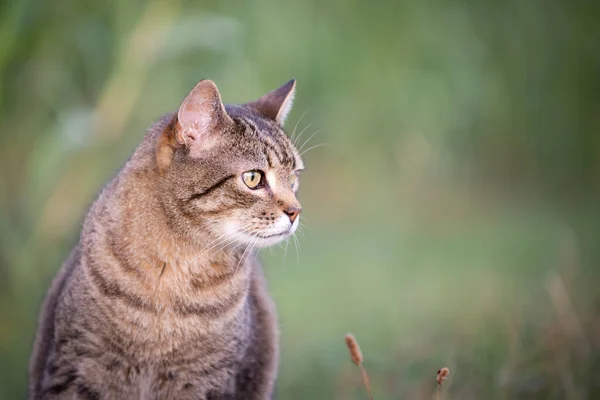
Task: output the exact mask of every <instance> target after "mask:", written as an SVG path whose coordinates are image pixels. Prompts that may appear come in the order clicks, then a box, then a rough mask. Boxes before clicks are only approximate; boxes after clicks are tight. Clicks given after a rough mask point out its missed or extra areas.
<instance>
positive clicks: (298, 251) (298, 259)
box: [292, 233, 300, 265]
mask: <svg viewBox="0 0 600 400" xmlns="http://www.w3.org/2000/svg"><path fill="white" fill-rule="evenodd" d="M292 239H294V245H295V247H296V262H297V263H298V264H297V265H300V249H299V247H300V244H299V243H298V238H296V234H295V233H294V234H293V235H292Z"/></svg>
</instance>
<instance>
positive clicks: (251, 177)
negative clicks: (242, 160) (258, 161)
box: [242, 171, 264, 189]
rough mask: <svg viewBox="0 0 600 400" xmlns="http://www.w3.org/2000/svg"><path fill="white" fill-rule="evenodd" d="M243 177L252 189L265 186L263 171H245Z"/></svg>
mask: <svg viewBox="0 0 600 400" xmlns="http://www.w3.org/2000/svg"><path fill="white" fill-rule="evenodd" d="M242 179H243V180H244V183H245V184H246V186H248V187H249V188H250V189H259V188H261V187H263V186H264V175H263V173H262V172H261V171H248V172H244V173H243V174H242Z"/></svg>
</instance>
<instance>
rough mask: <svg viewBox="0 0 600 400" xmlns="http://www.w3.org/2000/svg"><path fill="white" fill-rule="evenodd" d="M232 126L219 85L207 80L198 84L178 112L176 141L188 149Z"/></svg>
mask: <svg viewBox="0 0 600 400" xmlns="http://www.w3.org/2000/svg"><path fill="white" fill-rule="evenodd" d="M231 124H233V121H232V119H231V117H229V115H227V112H226V111H225V106H224V105H223V102H222V101H221V95H220V94H219V90H218V89H217V85H215V83H214V82H213V81H211V80H208V79H205V80H202V81H200V82H198V84H197V85H196V86H195V87H194V88H193V89H192V91H191V92H190V93H189V94H188V95H187V97H186V98H185V99H184V100H183V102H182V103H181V106H180V107H179V111H177V127H176V139H177V141H178V142H179V144H182V145H185V146H187V147H190V146H196V145H198V144H199V143H200V142H202V139H204V138H206V137H207V136H208V135H210V134H211V133H215V132H218V131H220V130H223V129H224V128H226V127H227V126H228V125H231Z"/></svg>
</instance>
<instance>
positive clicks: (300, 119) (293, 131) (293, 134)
mask: <svg viewBox="0 0 600 400" xmlns="http://www.w3.org/2000/svg"><path fill="white" fill-rule="evenodd" d="M307 112H308V110H306V111H304V112H303V113H302V115H301V116H300V118H299V119H298V121H296V125H294V129H293V130H292V134H291V135H290V140H291V141H292V143H293V142H294V136H295V135H296V128H298V124H300V122H301V121H302V118H304V116H305V115H306V113H307Z"/></svg>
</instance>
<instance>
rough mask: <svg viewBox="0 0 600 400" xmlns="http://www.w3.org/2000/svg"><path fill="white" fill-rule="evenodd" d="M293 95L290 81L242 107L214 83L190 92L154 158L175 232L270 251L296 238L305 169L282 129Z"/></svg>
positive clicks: (165, 132)
mask: <svg viewBox="0 0 600 400" xmlns="http://www.w3.org/2000/svg"><path fill="white" fill-rule="evenodd" d="M295 87H296V82H295V81H294V80H291V81H289V82H287V83H286V84H284V85H283V86H281V87H280V88H278V89H275V90H273V91H272V92H270V93H267V94H266V95H264V96H262V97H261V98H259V99H258V100H256V101H253V102H250V103H246V104H243V105H224V104H223V103H222V101H221V96H220V94H219V91H218V90H217V87H216V85H215V84H214V83H213V82H212V81H210V80H203V81H201V82H199V83H198V84H197V85H196V86H195V87H194V88H193V89H192V91H191V92H190V93H189V94H188V96H187V97H186V98H185V100H184V101H183V103H182V104H181V106H180V108H179V110H178V112H177V114H176V115H175V116H174V117H173V120H172V121H171V123H170V125H169V127H167V128H166V129H165V130H164V131H163V132H162V134H161V137H160V139H159V143H158V147H157V152H156V155H157V165H158V169H159V171H160V173H161V177H160V186H161V190H160V193H161V197H162V198H161V200H162V204H163V207H164V209H165V211H166V213H167V216H168V218H169V221H170V223H171V224H172V225H173V227H174V228H175V229H178V230H181V232H182V233H183V234H185V235H186V236H188V237H192V238H193V237H197V238H198V237H200V238H202V239H203V240H206V239H210V240H211V242H213V243H215V246H221V245H223V246H224V245H239V244H241V245H250V246H256V247H265V246H270V245H272V244H275V243H278V242H280V241H281V240H283V239H285V238H287V237H289V236H290V235H292V234H293V233H294V231H295V230H296V228H297V227H298V224H299V223H300V212H301V211H302V208H301V205H300V203H299V201H298V199H297V198H296V192H297V190H298V186H299V181H298V179H299V173H300V171H301V170H302V169H303V168H304V165H303V163H302V160H301V158H300V155H299V153H298V151H297V150H296V148H295V147H294V145H293V143H292V141H291V140H290V138H289V137H288V136H287V134H286V133H285V131H284V130H283V123H284V121H285V118H286V117H287V114H288V112H289V111H290V108H291V106H292V101H293V98H294V91H295ZM207 235H208V236H209V238H207V237H206V236H207Z"/></svg>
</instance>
